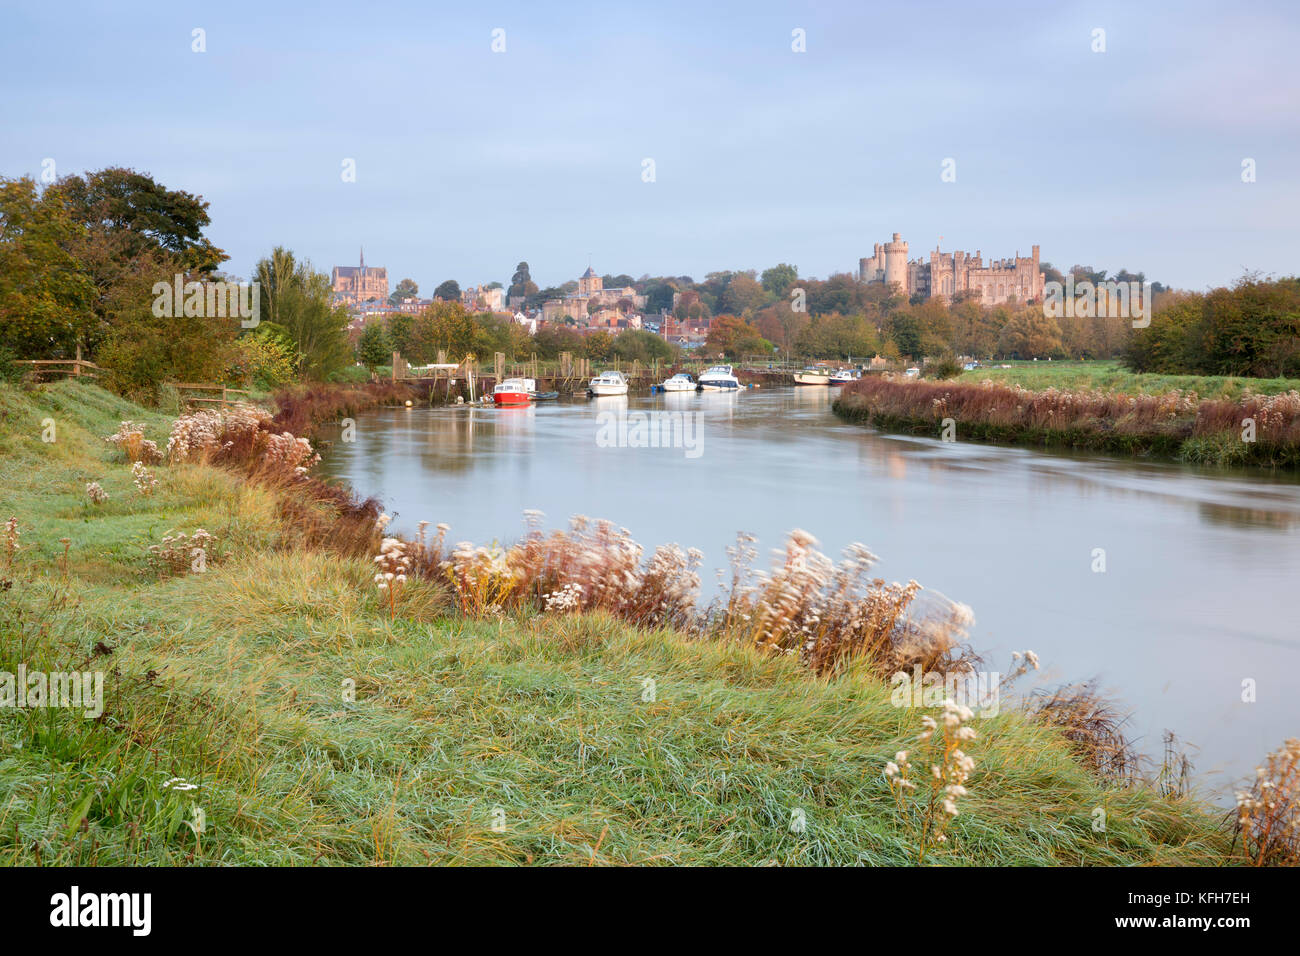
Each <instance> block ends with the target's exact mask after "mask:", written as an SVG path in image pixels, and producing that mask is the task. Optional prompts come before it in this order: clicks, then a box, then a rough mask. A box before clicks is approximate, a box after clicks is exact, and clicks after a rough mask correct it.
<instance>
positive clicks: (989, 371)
mask: <svg viewBox="0 0 1300 956" xmlns="http://www.w3.org/2000/svg"><path fill="white" fill-rule="evenodd" d="M1002 365H1009V366H1010V368H1002V367H1001V366H1002ZM960 381H962V382H982V381H990V382H995V383H997V384H999V385H1020V386H1021V387H1023V388H1027V389H1029V390H1030V391H1035V392H1037V391H1042V390H1044V389H1047V388H1057V389H1065V390H1075V389H1078V390H1083V389H1088V390H1098V391H1105V392H1122V393H1124V394H1128V395H1163V394H1166V393H1168V392H1174V391H1181V392H1195V393H1196V394H1197V395H1198V396H1200V397H1201V398H1214V399H1224V400H1226V401H1240V400H1241V399H1242V398H1243V397H1244V396H1245V395H1246V394H1248V393H1249V394H1255V395H1277V394H1279V393H1282V392H1289V391H1293V390H1300V379H1296V378H1246V377H1241V376H1229V375H1159V374H1155V373H1150V372H1132V371H1129V370H1128V369H1126V368H1125V367H1124V366H1123V365H1121V364H1120V363H1119V362H1118V361H1117V360H1104V361H1082V362H1081V361H1062V362H1046V361H1042V362H1022V361H1008V362H995V363H992V364H990V365H987V366H983V367H980V368H977V369H973V370H971V371H969V372H963V373H962V375H961V377H960Z"/></svg>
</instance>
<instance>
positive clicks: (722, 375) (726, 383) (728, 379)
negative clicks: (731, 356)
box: [697, 365, 740, 392]
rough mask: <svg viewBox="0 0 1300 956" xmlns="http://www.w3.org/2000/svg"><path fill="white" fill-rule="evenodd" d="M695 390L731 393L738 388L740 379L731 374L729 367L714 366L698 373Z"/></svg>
mask: <svg viewBox="0 0 1300 956" xmlns="http://www.w3.org/2000/svg"><path fill="white" fill-rule="evenodd" d="M697 388H699V390H700V391H701V392H731V391H735V390H736V389H739V388H740V379H738V378H736V376H735V375H734V374H733V373H732V371H731V366H730V365H714V366H712V367H711V368H707V369H705V370H704V371H703V372H701V373H700V381H699V385H698V386H697Z"/></svg>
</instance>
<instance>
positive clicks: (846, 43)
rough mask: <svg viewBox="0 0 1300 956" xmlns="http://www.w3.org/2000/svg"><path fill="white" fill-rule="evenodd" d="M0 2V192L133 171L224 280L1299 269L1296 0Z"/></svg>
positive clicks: (1219, 273) (1197, 284) (1157, 274)
mask: <svg viewBox="0 0 1300 956" xmlns="http://www.w3.org/2000/svg"><path fill="white" fill-rule="evenodd" d="M6 6H7V9H6V10H5V13H4V19H3V22H4V30H3V32H2V33H0V175H2V176H9V177H13V176H20V175H30V176H33V177H37V178H39V177H40V175H41V173H42V170H43V169H48V168H50V163H49V161H50V160H52V161H53V169H54V170H55V171H56V172H57V174H58V175H66V174H69V173H79V172H83V171H85V170H89V169H99V168H103V167H105V166H110V165H122V166H129V167H133V168H135V169H138V170H141V171H145V172H148V173H150V174H152V175H153V176H154V177H155V178H156V179H158V180H159V181H160V182H162V183H163V184H165V185H166V186H168V187H170V188H174V189H184V190H186V191H189V192H192V193H197V194H199V195H201V196H203V197H204V198H205V199H206V200H207V201H208V202H210V203H211V208H210V210H209V213H210V215H211V217H212V225H211V226H210V227H209V230H208V235H209V237H210V238H211V239H212V241H213V242H215V243H216V245H218V246H220V247H221V248H223V249H225V250H226V252H227V253H228V254H229V255H230V257H231V260H230V261H229V262H228V263H227V264H226V266H225V269H226V271H228V272H230V273H232V274H234V275H239V276H247V275H248V274H249V272H250V271H251V270H252V267H253V265H254V263H255V262H256V261H257V259H258V258H260V257H262V256H264V255H266V254H267V253H268V252H269V251H270V249H271V248H272V247H273V246H276V245H283V246H287V247H289V248H290V249H292V250H294V251H295V252H296V253H297V254H298V255H300V256H305V257H306V258H308V259H310V260H311V261H312V262H313V263H314V264H315V265H316V267H317V268H318V269H320V270H321V271H328V270H329V269H330V268H331V267H332V266H335V265H355V264H356V263H357V259H358V249H359V248H360V247H362V246H364V248H365V254H366V261H367V263H368V264H370V265H379V266H385V267H387V269H388V275H389V280H390V284H392V285H396V283H397V281H398V280H399V279H401V278H404V277H410V278H413V279H415V280H416V282H417V283H418V284H419V286H420V290H421V292H422V293H423V294H425V295H429V294H431V293H432V291H433V288H434V286H436V285H437V284H438V283H439V282H441V281H442V280H444V279H448V278H454V279H456V280H457V281H458V282H459V283H460V284H461V285H462V286H468V285H477V284H480V283H484V282H489V281H493V280H495V281H500V282H503V283H509V281H510V277H511V274H512V272H513V271H514V267H515V264H516V263H517V262H519V261H520V260H526V261H527V262H528V263H529V264H530V266H531V271H532V277H533V279H534V281H536V282H538V283H539V284H540V285H541V286H543V287H546V286H549V285H558V284H559V283H561V282H564V281H566V280H569V279H575V278H577V276H578V275H579V274H580V273H581V272H582V271H583V270H585V269H586V267H587V266H588V264H590V265H592V266H593V267H594V268H595V270H596V271H597V272H598V273H604V274H619V273H628V274H630V275H632V276H640V275H642V274H647V273H648V274H651V275H660V274H663V275H690V276H693V277H694V278H696V279H697V280H698V279H702V278H703V277H704V275H705V274H706V273H708V272H712V271H716V270H723V269H759V270H761V269H763V268H766V267H768V266H771V265H773V264H776V263H778V262H789V263H792V264H794V265H797V266H798V267H799V271H800V274H801V275H803V276H805V277H809V276H813V277H825V276H827V275H829V274H831V273H834V272H842V271H850V270H854V269H856V267H857V261H858V259H859V258H860V257H862V256H867V255H870V254H871V251H872V245H873V243H875V242H885V241H887V240H888V239H889V238H890V236H891V234H892V233H894V232H899V233H901V234H902V236H903V238H904V239H906V240H908V242H909V245H910V255H911V256H912V257H913V258H915V257H917V256H921V255H926V254H928V252H929V250H931V249H934V248H935V247H936V246H938V247H940V248H942V249H944V250H946V251H950V250H953V249H963V250H966V251H969V252H974V251H976V250H979V251H981V252H982V253H983V255H984V257H985V259H990V258H1001V257H1007V256H1012V255H1015V254H1017V253H1019V254H1020V255H1029V253H1030V247H1031V246H1032V245H1034V244H1038V245H1039V246H1040V247H1041V254H1042V258H1043V259H1044V260H1045V261H1049V262H1051V263H1053V264H1054V265H1056V266H1057V267H1058V268H1066V267H1068V266H1070V265H1074V264H1082V265H1090V266H1093V267H1095V268H1103V269H1109V270H1110V271H1112V272H1113V271H1117V270H1118V269H1120V268H1127V269H1130V270H1133V271H1138V270H1141V271H1144V272H1145V273H1146V276H1147V278H1148V279H1150V280H1158V281H1161V282H1164V283H1166V284H1169V285H1173V286H1176V287H1181V288H1188V289H1204V288H1207V287H1213V286H1217V285H1222V284H1226V283H1230V282H1231V281H1233V280H1234V279H1235V278H1236V277H1238V276H1240V275H1241V274H1242V273H1243V272H1244V271H1246V270H1258V271H1261V272H1263V273H1265V274H1275V275H1293V274H1296V272H1297V271H1300V270H1298V269H1297V260H1298V259H1300V255H1298V253H1300V238H1298V237H1297V236H1298V234H1297V229H1296V223H1297V221H1300V122H1298V121H1297V117H1298V115H1300V110H1298V107H1300V68H1298V61H1300V57H1298V56H1297V51H1300V4H1295V3H1294V2H1292V3H1249V2H1247V3H1234V4H1231V5H1227V4H1222V5H1219V4H1198V3H1181V4H1166V3H1147V2H1144V3H1142V4H1140V5H1135V4H1131V3H1077V4H1064V5H1059V6H1058V5H1054V4H1053V5H1047V4H1039V3H1019V2H999V3H988V4H983V3H974V2H971V0H966V2H961V3H939V2H925V0H921V2H911V3H898V4H881V3H863V2H814V3H762V2H746V3H737V4H703V3H673V2H665V3H653V4H652V3H637V4H615V3H600V4H597V3H590V4H587V3H563V2H560V3H548V4H540V3H536V2H531V3H518V4H516V3H492V2H479V3H472V4H471V3H461V4H454V5H452V4H441V3H417V2H384V0H368V2H365V3H334V2H315V3H311V4H304V5H301V6H297V5H292V6H291V5H286V4H272V3H266V2H258V3H248V2H243V0H224V2H222V3H220V4H217V3H187V2H168V3H155V4H142V3H131V2H114V3H111V4H108V3H76V2H71V3H66V2H65V3H58V4H52V3H26V4H22V5H17V4H8V5H6ZM294 7H296V8H294ZM196 29H201V30H202V31H204V32H203V41H204V44H205V46H206V49H205V51H204V52H195V51H194V49H193V47H194V45H195V42H196V41H195V39H194V32H193V31H195V30H196ZM1098 29H1100V30H1104V52H1095V51H1094V47H1096V46H1097V45H1098V40H1099V39H1100V38H1099V36H1098V35H1097V34H1096V33H1095V31H1096V30H1098ZM494 31H504V32H503V33H500V32H498V33H494ZM795 31H802V37H803V45H804V50H803V51H802V52H796V50H795V49H794V47H795V46H796V45H798V44H797V36H796V32H795ZM494 41H495V45H496V46H497V47H498V50H494V49H493V46H494ZM502 46H504V49H500V48H501V47H502ZM348 160H351V161H353V162H354V164H355V181H345V176H344V175H343V174H344V167H345V163H346V162H347V161H348ZM647 160H650V161H652V162H653V176H652V177H651V176H650V168H649V167H648V166H647V163H646V161H647ZM949 160H951V163H948V164H947V165H946V167H945V162H946V161H949ZM1247 160H1251V161H1253V167H1254V170H1255V181H1254V182H1243V162H1245V161H1247ZM945 168H947V169H948V170H949V171H952V172H955V180H954V181H947V182H946V181H944V180H943V176H942V174H943V172H944V170H945ZM949 178H950V179H951V178H952V177H951V176H950V177H949Z"/></svg>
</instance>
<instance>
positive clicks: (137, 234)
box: [50, 166, 228, 273]
mask: <svg viewBox="0 0 1300 956" xmlns="http://www.w3.org/2000/svg"><path fill="white" fill-rule="evenodd" d="M50 192H51V193H52V194H53V196H54V197H57V199H58V201H61V202H62V203H63V204H64V205H65V207H66V208H67V210H68V212H69V213H70V214H71V216H72V217H73V219H75V220H76V221H78V222H80V223H82V224H83V225H85V226H86V227H87V229H88V230H89V231H90V232H91V233H92V234H103V235H106V236H109V237H111V238H112V239H114V240H116V241H117V242H118V243H119V244H120V248H121V252H122V257H123V258H133V257H134V256H136V255H138V254H139V253H141V252H143V251H145V250H147V249H157V250H161V251H164V252H170V253H173V254H174V255H176V256H178V257H179V258H180V260H181V262H182V263H183V265H184V267H185V271H187V272H191V271H192V272H201V273H208V272H212V271H214V270H215V269H216V268H217V267H218V266H219V265H220V264H221V263H222V262H224V261H225V260H226V259H227V258H228V256H227V255H226V254H225V253H224V252H222V251H221V250H220V249H218V248H217V247H216V246H214V245H212V243H211V242H209V241H208V239H207V238H206V237H204V235H203V230H204V229H205V228H206V227H207V226H208V225H209V224H210V222H211V220H210V219H209V217H208V203H207V202H206V201H205V200H204V199H203V197H202V196H195V195H192V194H191V193H187V192H184V191H182V190H173V189H167V188H166V187H164V186H162V185H161V184H160V183H157V182H155V181H154V179H153V177H151V176H150V175H149V174H148V173H138V172H136V171H135V170H134V169H125V168H123V167H120V166H111V167H108V168H107V169H101V170H99V171H98V172H93V173H86V174H85V176H84V177H83V176H65V177H64V178H63V179H61V180H59V181H58V182H57V183H56V184H55V185H54V186H52V187H51V189H50Z"/></svg>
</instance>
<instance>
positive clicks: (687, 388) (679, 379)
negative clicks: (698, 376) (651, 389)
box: [659, 372, 695, 392]
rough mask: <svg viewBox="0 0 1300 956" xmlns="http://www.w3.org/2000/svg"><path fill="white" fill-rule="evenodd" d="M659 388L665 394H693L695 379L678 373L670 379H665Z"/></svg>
mask: <svg viewBox="0 0 1300 956" xmlns="http://www.w3.org/2000/svg"><path fill="white" fill-rule="evenodd" d="M659 387H660V388H661V389H663V390H664V391H665V392H693V391H695V379H693V378H691V376H690V375H689V374H687V373H686V372H678V373H677V374H676V375H674V376H672V377H671V378H669V379H666V380H665V381H664V383H663V384H662V385H660V386H659Z"/></svg>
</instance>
